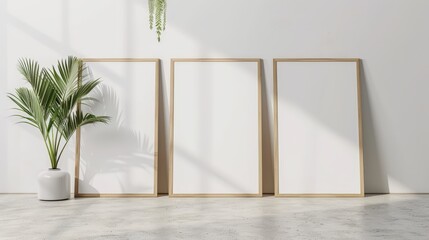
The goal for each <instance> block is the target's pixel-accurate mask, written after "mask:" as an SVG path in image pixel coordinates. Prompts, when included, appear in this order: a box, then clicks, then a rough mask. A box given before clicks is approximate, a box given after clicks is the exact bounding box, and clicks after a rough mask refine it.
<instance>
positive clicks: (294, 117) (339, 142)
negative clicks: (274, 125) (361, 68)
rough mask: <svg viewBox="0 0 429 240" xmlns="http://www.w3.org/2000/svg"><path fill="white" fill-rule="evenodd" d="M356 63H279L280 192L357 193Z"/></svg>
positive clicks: (358, 162) (358, 171) (358, 170)
mask: <svg viewBox="0 0 429 240" xmlns="http://www.w3.org/2000/svg"><path fill="white" fill-rule="evenodd" d="M356 71H357V70H356V62H278V63H277V90H278V150H279V152H278V153H279V156H278V157H279V159H278V184H279V185H278V189H279V194H359V193H360V189H361V188H360V187H361V186H360V184H361V181H360V155H359V120H358V96H357V92H358V90H357V75H356V74H357V72H356Z"/></svg>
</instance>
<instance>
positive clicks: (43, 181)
mask: <svg viewBox="0 0 429 240" xmlns="http://www.w3.org/2000/svg"><path fill="white" fill-rule="evenodd" d="M38 183H39V192H38V198H39V199H40V200H48V201H52V200H65V199H69V198H70V174H69V173H68V172H65V171H62V170H61V169H59V168H58V169H49V170H47V171H43V172H41V173H40V174H39V177H38Z"/></svg>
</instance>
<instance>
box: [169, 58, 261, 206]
mask: <svg viewBox="0 0 429 240" xmlns="http://www.w3.org/2000/svg"><path fill="white" fill-rule="evenodd" d="M176 62H255V63H257V68H258V147H259V151H258V159H259V161H258V165H259V167H258V168H259V169H258V175H259V176H258V178H259V179H258V191H259V192H258V193H249V194H242V193H237V194H210V193H207V194H206V193H195V194H175V193H173V163H174V161H173V152H174V77H175V76H174V64H175V63H176ZM169 126H170V134H169V136H170V142H169V146H170V149H169V161H168V162H169V174H168V175H169V185H168V196H169V197H172V198H192V197H195V198H211V197H213V198H228V197H231V198H233V197H262V196H263V191H262V187H263V183H262V174H263V171H262V164H263V162H262V161H263V159H262V157H263V155H262V59H261V58H171V60H170V124H169Z"/></svg>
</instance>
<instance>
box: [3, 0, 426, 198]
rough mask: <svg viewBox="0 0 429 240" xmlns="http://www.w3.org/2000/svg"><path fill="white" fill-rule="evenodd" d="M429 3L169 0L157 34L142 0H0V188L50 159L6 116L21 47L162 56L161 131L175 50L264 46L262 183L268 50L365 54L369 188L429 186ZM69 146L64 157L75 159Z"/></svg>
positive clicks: (51, 56)
mask: <svg viewBox="0 0 429 240" xmlns="http://www.w3.org/2000/svg"><path fill="white" fill-rule="evenodd" d="M428 11H429V1H427V0H413V1H404V0H360V1H356V0H324V1H320V0H270V1H267V0H252V1H250V0H234V1H231V0H210V1H209V0H205V1H201V0H169V1H168V26H167V31H166V32H165V34H164V35H163V36H162V42H161V43H157V42H156V36H155V34H154V33H153V32H150V31H149V30H148V21H147V18H148V16H147V0H38V1H33V0H1V1H0V51H1V52H0V108H1V112H0V113H1V117H0V136H1V137H0V192H35V191H36V184H35V178H36V176H37V173H38V172H39V171H41V170H42V169H46V168H47V167H49V166H48V162H49V161H48V160H47V155H46V153H45V150H44V149H43V144H42V142H41V139H40V138H39V136H38V135H37V132H36V131H35V130H33V129H30V128H28V127H24V126H22V125H15V124H13V119H9V118H7V116H8V115H10V113H11V111H9V110H7V109H8V108H9V107H11V105H10V104H9V102H8V101H6V100H7V99H6V97H5V92H7V91H12V90H13V89H14V88H15V87H17V86H18V85H21V84H22V83H23V82H22V81H20V80H19V79H20V76H19V75H18V73H17V71H16V62H17V59H18V58H19V57H31V58H35V59H38V60H40V62H41V63H43V64H53V63H54V62H55V60H56V59H58V58H61V57H65V56H67V55H76V56H79V57H159V58H162V60H163V62H162V64H163V65H162V71H163V76H164V78H163V79H162V86H161V89H162V96H163V100H162V102H161V103H162V104H163V107H162V108H161V111H163V113H164V115H163V117H161V121H163V122H162V123H161V129H160V131H161V132H160V133H161V136H162V135H164V136H165V135H166V133H167V132H168V131H167V130H168V129H167V126H168V124H167V120H168V107H167V105H168V93H169V79H168V78H166V76H169V59H170V58H171V57H260V58H263V59H264V80H265V84H264V88H265V89H264V91H265V95H264V102H263V105H264V107H265V108H264V130H265V133H266V134H265V136H264V157H265V159H264V161H265V164H264V167H265V170H264V174H265V175H264V180H265V182H264V190H265V192H272V185H273V184H272V181H273V178H272V170H271V167H272V153H271V150H272V142H271V141H270V137H271V133H270V130H271V129H272V124H271V121H272V117H271V114H272V101H271V96H272V94H271V92H272V90H271V89H272V58H275V57H359V58H362V59H363V86H362V94H363V96H362V97H363V125H364V151H365V154H364V157H365V186H366V192H395V193H399V192H401V193H403V192H429V184H428V182H429V174H427V171H428V169H429V161H428V160H429V159H428V153H427V147H428V143H429V141H428V140H427V136H429V127H428V123H429V110H428V106H429V104H428V103H429V94H427V91H428V89H429V81H428V79H427V76H428V73H427V69H429V62H428V60H427V56H428V55H429V44H428V43H429V27H428V22H429V15H428V14H427V13H428ZM166 142H167V139H166V138H161V142H160V154H159V155H160V161H161V162H160V168H161V169H160V171H161V172H160V175H161V176H160V177H161V178H160V190H161V191H166V189H167V188H166V182H167V181H166V156H167V149H166V145H167V144H166ZM72 150H73V149H72V146H71V149H70V151H69V153H68V154H69V155H68V156H66V158H64V159H63V160H64V162H62V164H60V165H61V167H62V168H65V169H70V170H71V169H73V168H72V166H73V161H72V155H73V154H72Z"/></svg>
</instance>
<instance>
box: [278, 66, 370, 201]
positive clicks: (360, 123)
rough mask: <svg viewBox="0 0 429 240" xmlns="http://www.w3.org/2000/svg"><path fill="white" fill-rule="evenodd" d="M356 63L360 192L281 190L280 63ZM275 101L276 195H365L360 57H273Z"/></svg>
mask: <svg viewBox="0 0 429 240" xmlns="http://www.w3.org/2000/svg"><path fill="white" fill-rule="evenodd" d="M282 62H293V63H317V62H324V63H337V62H339V63H341V62H346V63H354V64H355V65H356V84H357V85H356V94H357V100H356V101H357V106H356V107H357V108H356V111H357V118H358V119H357V125H358V126H357V136H358V139H357V140H356V141H357V142H358V148H359V149H358V150H357V152H358V154H359V156H358V159H359V163H358V165H359V177H360V181H359V183H360V190H359V192H358V193H350V194H347V193H345V194H344V193H293V194H285V193H281V192H280V191H279V185H280V183H279V171H280V169H279V161H280V160H279V157H280V156H279V100H278V98H279V96H278V91H279V89H278V63H282ZM273 78H274V82H273V93H274V94H273V103H274V174H275V181H274V182H275V196H276V197H364V196H365V191H364V166H363V164H364V162H363V141H362V110H361V108H362V107H361V86H360V81H361V80H360V59H358V58H277V59H273Z"/></svg>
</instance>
